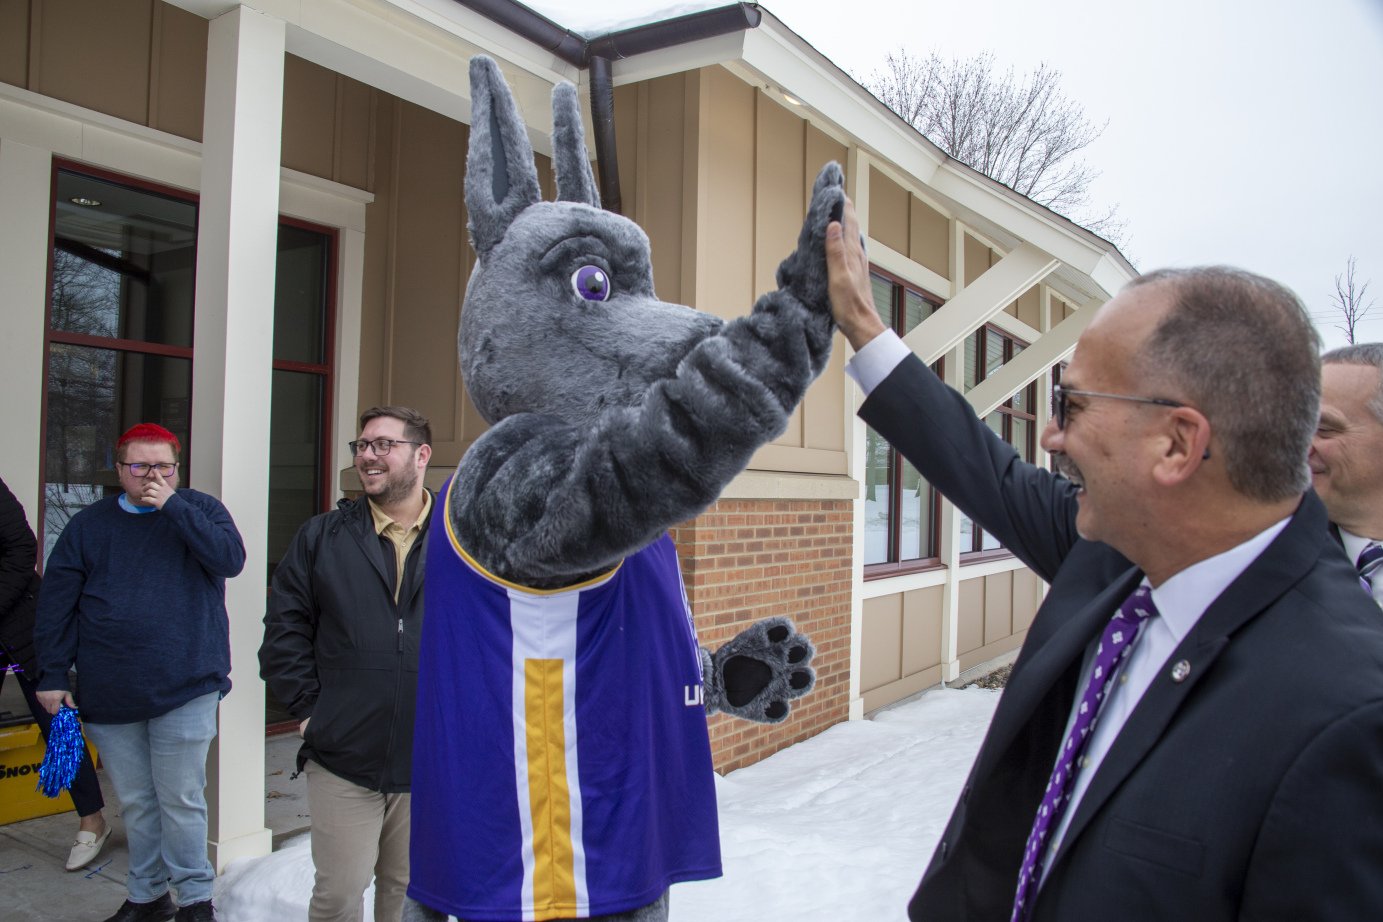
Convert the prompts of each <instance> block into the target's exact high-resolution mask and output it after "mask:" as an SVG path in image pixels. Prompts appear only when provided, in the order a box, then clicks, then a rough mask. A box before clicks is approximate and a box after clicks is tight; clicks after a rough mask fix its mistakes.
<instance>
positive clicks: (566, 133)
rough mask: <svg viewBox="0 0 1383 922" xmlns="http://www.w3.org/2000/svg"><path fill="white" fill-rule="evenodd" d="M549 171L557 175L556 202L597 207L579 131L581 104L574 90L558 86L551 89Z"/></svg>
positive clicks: (595, 192) (598, 194) (597, 195)
mask: <svg viewBox="0 0 1383 922" xmlns="http://www.w3.org/2000/svg"><path fill="white" fill-rule="evenodd" d="M552 170H553V172H554V173H556V174H557V200H558V201H559V202H580V203H581V204H583V205H591V206H593V207H595V208H599V207H600V193H599V192H598V191H597V190H596V187H595V175H594V174H593V173H592V172H591V161H590V160H588V159H586V141H585V137H584V132H583V131H582V128H581V103H580V101H579V100H578V99H577V96H576V87H574V86H572V85H571V84H570V83H559V84H557V85H556V86H555V87H553V88H552Z"/></svg>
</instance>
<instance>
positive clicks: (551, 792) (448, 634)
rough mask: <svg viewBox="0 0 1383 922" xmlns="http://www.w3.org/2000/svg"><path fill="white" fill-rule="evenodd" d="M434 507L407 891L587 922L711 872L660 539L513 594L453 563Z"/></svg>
mask: <svg viewBox="0 0 1383 922" xmlns="http://www.w3.org/2000/svg"><path fill="white" fill-rule="evenodd" d="M449 491H450V484H448V488H447V492H449ZM447 508H449V503H448V502H446V501H445V500H444V501H443V502H442V510H443V511H442V512H441V515H440V518H441V519H442V521H444V522H446V536H447V540H441V541H439V540H436V539H437V538H439V537H441V535H434V540H432V541H431V542H429V547H428V556H427V584H426V586H427V598H426V617H425V619H424V621H423V635H422V653H421V659H420V663H419V675H418V709H417V722H416V729H415V731H414V746H413V789H412V793H413V798H412V811H413V819H412V851H411V855H412V869H411V882H410V884H409V888H408V892H409V895H410V896H412V897H413V898H414V899H416V900H418V901H419V902H421V903H423V904H424V905H426V906H430V907H432V908H434V909H439V910H443V911H445V912H448V913H450V914H452V915H456V916H460V917H461V918H464V919H471V920H476V922H511V920H521V919H522V920H544V919H567V918H585V917H587V916H593V915H605V914H607V913H615V912H623V911H626V910H630V909H634V908H637V907H639V906H643V905H645V904H647V903H650V902H652V901H653V900H655V899H657V898H658V897H659V896H660V895H661V894H662V892H663V891H664V890H666V889H667V888H668V887H669V886H670V885H671V884H674V883H677V882H679V881H685V880H703V879H706V878H711V877H718V876H720V843H719V831H718V828H717V822H716V801H715V786H714V777H713V775H712V764H711V748H710V742H709V739H708V737H707V732H706V716H705V710H704V707H703V704H702V688H701V662H700V657H699V654H698V652H697V644H696V636H695V632H694V629H693V626H692V621H691V613H690V611H689V609H688V607H687V603H686V595H685V593H684V591H683V588H682V580H681V574H680V572H679V570H678V566H677V551H676V549H675V548H674V546H673V543H672V539H671V538H669V537H668V536H666V535H664V536H663V537H662V538H661V539H659V540H658V541H656V542H654V543H653V544H652V545H650V546H649V547H647V548H645V549H643V550H642V551H640V552H638V553H637V554H634V555H633V556H631V557H629V558H627V559H626V560H625V561H624V562H623V563H621V564H620V565H619V566H618V567H616V568H615V569H614V570H612V571H610V572H609V573H606V574H604V575H602V576H599V577H597V578H595V579H592V580H589V581H587V582H585V583H581V584H579V585H575V586H570V587H568V588H565V589H559V590H551V591H543V590H535V589H527V588H524V587H522V586H517V585H515V584H513V583H509V582H506V581H505V580H503V579H500V578H499V577H497V576H494V575H493V574H490V573H488V572H486V571H485V570H484V569H483V568H482V567H481V566H480V565H479V564H477V563H476V562H475V561H473V560H471V559H470V557H468V556H467V554H466V551H465V549H463V548H462V547H461V546H460V543H459V542H458V541H457V540H456V536H455V533H454V532H453V530H452V528H451V522H450V521H449V520H448V518H447V516H446V514H445V510H446V509H447Z"/></svg>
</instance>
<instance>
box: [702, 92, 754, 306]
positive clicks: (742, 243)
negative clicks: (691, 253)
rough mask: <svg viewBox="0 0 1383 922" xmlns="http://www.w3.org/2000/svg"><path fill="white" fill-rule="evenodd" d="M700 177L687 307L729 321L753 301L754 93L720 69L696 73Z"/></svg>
mask: <svg viewBox="0 0 1383 922" xmlns="http://www.w3.org/2000/svg"><path fill="white" fill-rule="evenodd" d="M701 80H702V92H703V93H704V94H707V96H708V97H709V98H707V99H705V100H703V102H702V106H701V108H702V110H703V111H706V112H709V113H710V116H709V117H708V118H707V120H706V122H705V124H703V125H702V126H701V131H702V133H703V136H702V138H701V152H702V155H703V156H704V157H705V158H706V162H705V164H704V165H702V167H701V169H700V171H699V172H700V173H701V175H702V176H704V177H706V179H707V187H706V188H704V189H703V190H701V194H702V197H703V201H704V203H705V208H704V210H703V211H702V213H701V214H699V215H698V216H697V220H698V222H699V225H700V226H699V227H698V241H699V242H698V253H697V280H696V303H695V304H694V305H692V306H693V307H696V308H699V309H700V310H703V311H708V312H710V313H712V314H716V315H718V316H720V317H725V318H727V319H728V318H733V317H738V316H741V315H742V314H744V313H745V312H746V311H747V310H749V307H750V305H751V304H752V303H753V299H754V135H755V132H754V93H755V90H754V88H753V87H751V86H748V85H747V84H745V83H743V82H742V81H740V80H738V79H737V78H735V77H733V76H731V75H730V74H729V73H727V72H726V71H724V70H722V69H720V68H708V69H706V70H703V71H702V72H701Z"/></svg>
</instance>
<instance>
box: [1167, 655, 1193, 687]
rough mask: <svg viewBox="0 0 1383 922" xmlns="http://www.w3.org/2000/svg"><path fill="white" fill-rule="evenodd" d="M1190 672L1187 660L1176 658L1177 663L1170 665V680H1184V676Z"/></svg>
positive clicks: (1189, 664)
mask: <svg viewBox="0 0 1383 922" xmlns="http://www.w3.org/2000/svg"><path fill="white" fill-rule="evenodd" d="M1190 674H1191V663H1190V661H1189V660H1184V659H1183V660H1177V664H1176V665H1175V666H1173V667H1172V681H1173V682H1185V681H1186V677H1187V676H1188V675H1190Z"/></svg>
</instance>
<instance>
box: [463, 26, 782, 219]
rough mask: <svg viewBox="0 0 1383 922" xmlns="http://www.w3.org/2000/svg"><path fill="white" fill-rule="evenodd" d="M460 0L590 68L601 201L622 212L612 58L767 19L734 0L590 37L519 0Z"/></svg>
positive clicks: (723, 32)
mask: <svg viewBox="0 0 1383 922" xmlns="http://www.w3.org/2000/svg"><path fill="white" fill-rule="evenodd" d="M456 2H457V3H459V4H460V5H461V6H464V7H466V8H467V9H470V10H474V11H475V12H477V13H479V14H480V15H482V16H484V17H485V18H486V19H489V20H491V21H492V22H495V23H498V24H499V25H501V26H503V27H504V28H506V29H508V30H509V31H510V32H513V33H514V34H516V35H518V36H520V37H521V38H526V39H528V40H529V41H531V42H533V43H534V44H535V45H538V46H539V47H541V48H543V49H545V50H547V51H548V52H550V53H551V54H553V55H554V56H556V57H558V58H560V59H561V60H563V61H565V62H566V63H568V64H571V65H573V66H575V67H580V68H582V69H588V70H589V71H590V81H591V121H592V123H593V124H592V134H593V135H594V138H593V140H594V142H595V157H596V163H597V164H598V166H599V170H600V190H601V193H600V201H601V204H602V205H603V206H604V207H605V209H606V210H607V211H613V212H615V213H616V214H619V213H620V209H621V207H622V200H621V196H620V187H619V156H618V153H617V151H616V148H615V84H614V76H613V72H612V65H613V62H614V61H618V60H621V59H623V58H627V57H632V56H634V55H636V54H645V53H647V52H650V51H661V50H662V49H664V48H672V47H674V46H677V45H685V44H688V43H690V42H696V41H700V40H702V39H706V38H715V37H716V36H719V35H727V34H729V33H731V32H742V31H745V30H746V29H754V28H757V27H758V25H759V23H761V22H762V21H763V12H762V11H761V10H760V9H759V5H758V4H757V3H734V4H731V5H729V6H722V7H717V8H716V9H711V10H703V11H701V12H699V13H691V14H689V15H686V16H678V17H677V18H675V19H667V20H664V21H662V22H654V23H648V24H647V25H642V26H635V27H634V28H632V29H624V30H622V31H619V32H611V33H610V34H608V35H602V36H600V37H599V38H595V39H589V40H588V39H585V38H583V37H582V36H580V35H578V34H576V33H575V32H572V31H571V30H570V29H564V28H562V27H561V26H559V25H557V23H555V22H553V21H552V20H550V19H548V18H547V17H546V16H542V15H539V14H538V13H535V12H533V11H532V10H530V9H529V8H528V7H526V6H523V5H522V4H521V3H518V2H516V0H456Z"/></svg>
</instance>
